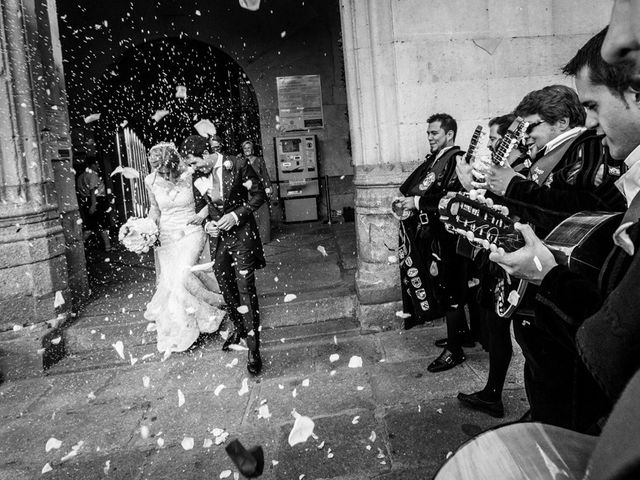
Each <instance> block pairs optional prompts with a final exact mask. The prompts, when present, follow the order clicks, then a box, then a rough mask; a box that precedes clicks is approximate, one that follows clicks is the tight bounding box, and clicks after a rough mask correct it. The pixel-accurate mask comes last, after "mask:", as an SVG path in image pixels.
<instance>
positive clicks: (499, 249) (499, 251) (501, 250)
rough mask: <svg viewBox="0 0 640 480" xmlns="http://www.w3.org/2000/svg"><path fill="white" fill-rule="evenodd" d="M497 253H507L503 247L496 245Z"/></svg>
mask: <svg viewBox="0 0 640 480" xmlns="http://www.w3.org/2000/svg"><path fill="white" fill-rule="evenodd" d="M498 253H499V254H500V255H504V254H505V253H507V252H505V251H504V248H502V247H498Z"/></svg>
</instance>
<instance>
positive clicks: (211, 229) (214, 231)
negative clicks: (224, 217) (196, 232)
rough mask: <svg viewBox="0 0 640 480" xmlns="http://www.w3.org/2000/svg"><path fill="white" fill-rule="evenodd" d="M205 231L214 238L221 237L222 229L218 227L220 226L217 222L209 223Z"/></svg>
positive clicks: (205, 226)
mask: <svg viewBox="0 0 640 480" xmlns="http://www.w3.org/2000/svg"><path fill="white" fill-rule="evenodd" d="M204 231H205V233H207V234H208V235H211V236H212V237H214V238H215V237H217V236H218V235H220V228H219V227H218V224H217V223H216V222H207V223H206V224H205V225H204Z"/></svg>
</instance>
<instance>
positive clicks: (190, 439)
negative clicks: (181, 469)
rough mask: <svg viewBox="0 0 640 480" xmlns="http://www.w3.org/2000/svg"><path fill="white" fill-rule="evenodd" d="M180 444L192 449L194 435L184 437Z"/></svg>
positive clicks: (186, 448)
mask: <svg viewBox="0 0 640 480" xmlns="http://www.w3.org/2000/svg"><path fill="white" fill-rule="evenodd" d="M180 445H182V448H184V449H185V450H191V449H192V448H193V437H184V438H183V439H182V442H181V443H180Z"/></svg>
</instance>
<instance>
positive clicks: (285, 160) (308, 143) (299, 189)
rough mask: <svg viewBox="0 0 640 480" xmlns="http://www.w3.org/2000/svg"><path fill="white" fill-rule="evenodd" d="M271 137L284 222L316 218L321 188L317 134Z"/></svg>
mask: <svg viewBox="0 0 640 480" xmlns="http://www.w3.org/2000/svg"><path fill="white" fill-rule="evenodd" d="M274 140H275V151H276V167H277V170H276V171H277V175H278V186H279V188H280V198H281V199H282V201H283V203H284V217H285V222H286V223H290V222H306V221H313V220H318V196H319V195H320V188H319V184H318V149H317V145H316V136H315V135H300V136H286V137H276V138H275V139H274Z"/></svg>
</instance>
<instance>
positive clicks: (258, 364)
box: [247, 350, 262, 375]
mask: <svg viewBox="0 0 640 480" xmlns="http://www.w3.org/2000/svg"><path fill="white" fill-rule="evenodd" d="M247 370H248V371H249V373H250V374H252V375H258V374H259V373H260V370H262V357H260V351H259V350H255V351H252V350H249V355H248V357H247Z"/></svg>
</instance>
